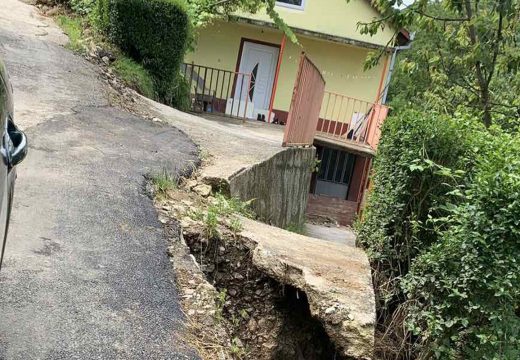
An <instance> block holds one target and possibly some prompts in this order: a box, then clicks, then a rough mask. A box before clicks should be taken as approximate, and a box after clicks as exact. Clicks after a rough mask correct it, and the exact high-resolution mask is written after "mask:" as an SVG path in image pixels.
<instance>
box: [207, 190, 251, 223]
mask: <svg viewBox="0 0 520 360" xmlns="http://www.w3.org/2000/svg"><path fill="white" fill-rule="evenodd" d="M253 201H254V200H249V201H242V200H240V199H238V198H236V197H231V198H230V197H227V196H225V195H223V194H222V193H217V194H215V200H214V202H213V204H211V206H210V209H214V211H215V212H216V213H218V214H219V215H220V216H230V215H236V214H239V215H242V216H245V217H248V218H253V217H254V216H255V214H254V212H253V211H252V210H251V203H252V202H253Z"/></svg>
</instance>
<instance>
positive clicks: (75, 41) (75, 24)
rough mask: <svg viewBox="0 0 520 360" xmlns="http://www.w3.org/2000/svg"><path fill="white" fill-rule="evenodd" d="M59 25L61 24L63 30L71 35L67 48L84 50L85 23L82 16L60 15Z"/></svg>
mask: <svg viewBox="0 0 520 360" xmlns="http://www.w3.org/2000/svg"><path fill="white" fill-rule="evenodd" d="M57 21H58V25H60V26H61V28H62V29H63V32H64V33H65V34H67V36H68V37H69V43H68V44H67V48H68V49H70V50H72V51H78V52H82V51H83V50H84V46H83V25H82V20H81V18H78V17H70V16H66V15H60V16H58V18H57Z"/></svg>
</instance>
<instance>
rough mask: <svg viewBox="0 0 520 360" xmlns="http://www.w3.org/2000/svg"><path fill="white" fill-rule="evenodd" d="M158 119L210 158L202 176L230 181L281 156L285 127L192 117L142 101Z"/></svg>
mask: <svg viewBox="0 0 520 360" xmlns="http://www.w3.org/2000/svg"><path fill="white" fill-rule="evenodd" d="M141 101H142V102H144V103H145V104H144V106H147V107H148V108H149V109H150V111H152V113H154V115H155V116H156V117H158V118H159V119H161V120H163V121H166V122H168V123H170V124H171V125H173V126H175V127H177V128H178V129H180V130H182V131H184V132H185V133H186V134H188V136H190V138H192V139H193V141H194V142H195V143H196V144H197V145H199V146H200V147H201V149H202V150H203V151H204V152H206V153H209V154H210V156H211V157H210V160H209V164H207V166H205V167H204V168H203V169H202V176H203V177H206V178H210V179H219V178H222V179H229V178H230V177H231V176H232V175H233V174H235V173H237V172H239V171H241V170H243V169H245V168H248V167H250V166H251V165H253V164H257V163H260V162H263V161H265V160H267V159H269V158H271V157H272V156H273V155H275V154H277V153H279V152H282V151H283V150H284V148H282V140H283V126H280V125H275V124H266V123H262V122H258V121H246V122H245V123H244V122H242V121H241V120H237V119H231V118H226V117H222V116H211V115H205V117H201V116H196V115H191V114H188V113H184V112H182V111H179V110H176V109H173V108H170V107H168V106H165V105H162V104H159V103H157V102H155V101H151V100H149V99H146V98H144V97H141Z"/></svg>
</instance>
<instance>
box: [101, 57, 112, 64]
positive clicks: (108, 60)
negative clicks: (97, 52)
mask: <svg viewBox="0 0 520 360" xmlns="http://www.w3.org/2000/svg"><path fill="white" fill-rule="evenodd" d="M101 60H102V61H103V62H104V63H105V64H106V65H109V64H110V59H109V58H108V56H103V57H102V58H101Z"/></svg>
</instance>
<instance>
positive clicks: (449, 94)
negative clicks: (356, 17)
mask: <svg viewBox="0 0 520 360" xmlns="http://www.w3.org/2000/svg"><path fill="white" fill-rule="evenodd" d="M375 4H376V6H378V7H379V8H380V9H381V10H382V11H383V13H385V14H387V16H386V17H385V20H384V21H383V20H382V19H378V20H374V21H373V22H371V23H367V24H361V32H362V33H367V34H373V33H375V32H377V31H380V30H381V28H382V27H383V26H384V25H385V23H386V21H390V22H393V23H394V24H395V27H394V28H395V29H401V28H403V27H405V28H408V29H409V30H412V31H415V32H416V33H417V39H416V40H415V41H414V43H413V48H412V50H408V51H406V52H404V53H403V54H402V57H401V66H400V69H399V70H398V71H397V72H396V74H395V77H394V79H395V81H394V83H393V84H392V88H391V91H392V93H391V95H392V96H393V97H394V99H395V100H397V103H396V104H394V105H395V106H396V107H398V105H405V103H406V102H408V103H412V104H414V105H417V106H419V107H421V106H424V105H426V106H428V108H434V109H435V110H436V111H443V112H445V113H448V114H450V115H453V114H455V113H456V112H457V111H461V109H462V111H464V112H465V113H471V114H474V115H475V116H478V117H480V118H481V119H482V121H483V123H484V124H485V125H486V126H488V127H489V126H490V125H491V124H492V123H498V124H501V125H504V126H505V127H507V128H510V129H516V128H517V127H518V125H519V117H520V100H519V99H518V96H516V93H518V90H519V89H520V88H519V86H520V73H519V69H520V55H519V54H520V51H519V47H518V44H519V43H518V34H519V33H520V17H518V14H519V13H520V1H519V0H496V1H484V2H482V1H478V0H461V1H452V0H441V1H428V0H418V1H413V2H409V3H407V5H404V4H403V2H402V1H398V2H397V3H395V2H393V1H387V0H376V1H375ZM394 5H402V7H401V8H400V9H399V10H396V9H395V7H394ZM379 55H380V54H379ZM373 60H374V58H371V59H369V61H370V62H371V63H372V64H373V63H374V61H373Z"/></svg>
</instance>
